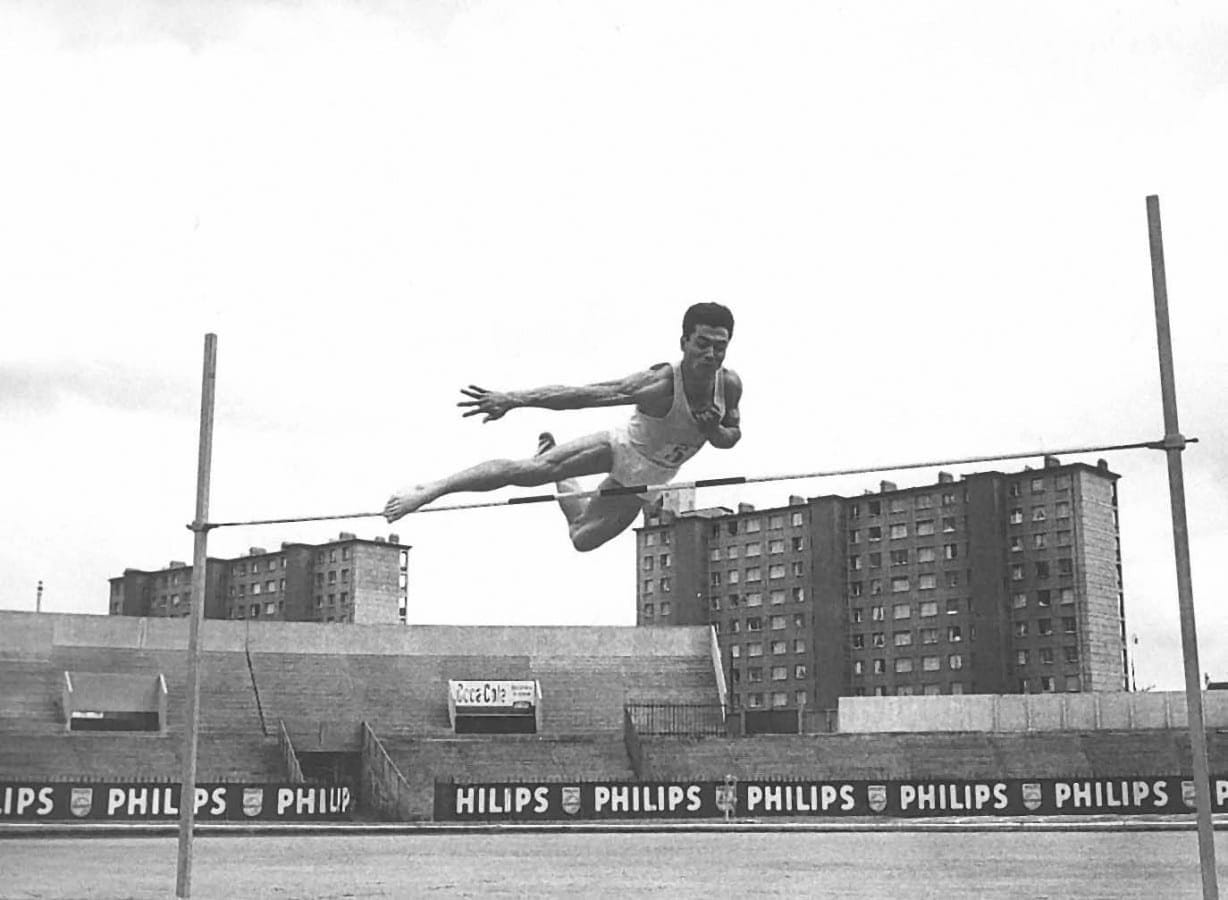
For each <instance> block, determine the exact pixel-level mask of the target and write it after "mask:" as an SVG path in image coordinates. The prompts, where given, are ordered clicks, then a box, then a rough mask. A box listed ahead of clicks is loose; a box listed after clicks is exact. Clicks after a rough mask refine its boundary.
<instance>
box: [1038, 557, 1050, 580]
mask: <svg viewBox="0 0 1228 900" xmlns="http://www.w3.org/2000/svg"><path fill="white" fill-rule="evenodd" d="M1036 577H1037V578H1048V577H1049V563H1047V562H1045V561H1044V560H1041V561H1040V562H1038V563H1036Z"/></svg>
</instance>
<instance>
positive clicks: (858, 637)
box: [853, 634, 866, 650]
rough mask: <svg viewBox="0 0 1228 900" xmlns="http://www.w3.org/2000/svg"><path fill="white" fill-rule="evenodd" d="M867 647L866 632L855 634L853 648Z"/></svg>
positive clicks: (862, 648)
mask: <svg viewBox="0 0 1228 900" xmlns="http://www.w3.org/2000/svg"><path fill="white" fill-rule="evenodd" d="M865 648H866V636H865V635H864V634H855V635H853V649H854V650H864V649H865Z"/></svg>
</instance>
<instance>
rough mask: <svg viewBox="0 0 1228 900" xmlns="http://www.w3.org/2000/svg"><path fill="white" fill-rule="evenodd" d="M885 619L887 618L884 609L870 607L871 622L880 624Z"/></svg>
mask: <svg viewBox="0 0 1228 900" xmlns="http://www.w3.org/2000/svg"><path fill="white" fill-rule="evenodd" d="M886 618H887V616H886V615H885V612H884V607H881V606H871V607H870V621H871V622H882V621H884V620H885V619H886Z"/></svg>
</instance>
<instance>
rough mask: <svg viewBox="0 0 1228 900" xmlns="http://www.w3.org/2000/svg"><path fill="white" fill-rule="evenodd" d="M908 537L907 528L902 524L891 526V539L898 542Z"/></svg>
mask: <svg viewBox="0 0 1228 900" xmlns="http://www.w3.org/2000/svg"><path fill="white" fill-rule="evenodd" d="M906 537H908V526H907V525H904V524H903V523H897V524H895V525H892V526H891V539H892V540H900V539H901V538H906Z"/></svg>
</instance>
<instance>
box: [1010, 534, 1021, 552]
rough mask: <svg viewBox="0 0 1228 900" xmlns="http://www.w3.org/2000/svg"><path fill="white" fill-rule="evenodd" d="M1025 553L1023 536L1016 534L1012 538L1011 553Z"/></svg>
mask: <svg viewBox="0 0 1228 900" xmlns="http://www.w3.org/2000/svg"><path fill="white" fill-rule="evenodd" d="M1022 552H1023V535H1021V534H1016V535H1012V536H1011V553H1022Z"/></svg>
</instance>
